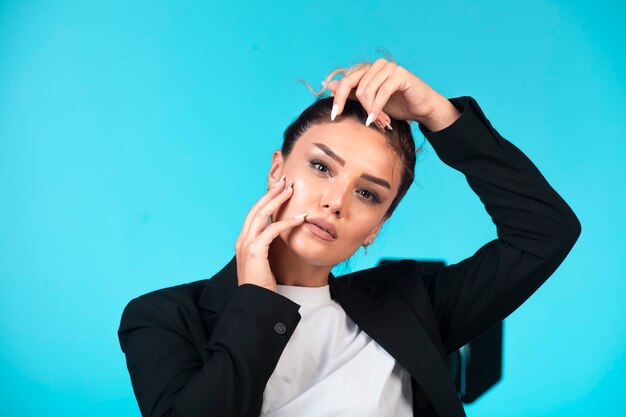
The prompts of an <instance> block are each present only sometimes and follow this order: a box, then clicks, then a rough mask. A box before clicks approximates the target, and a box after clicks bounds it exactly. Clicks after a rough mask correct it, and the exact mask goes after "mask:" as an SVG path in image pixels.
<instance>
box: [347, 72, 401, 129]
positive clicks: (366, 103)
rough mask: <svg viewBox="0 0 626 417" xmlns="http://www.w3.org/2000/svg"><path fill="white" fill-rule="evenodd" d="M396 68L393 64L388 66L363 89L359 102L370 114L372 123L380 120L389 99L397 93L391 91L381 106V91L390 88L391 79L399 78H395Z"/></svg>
mask: <svg viewBox="0 0 626 417" xmlns="http://www.w3.org/2000/svg"><path fill="white" fill-rule="evenodd" d="M396 67H397V65H396V64H394V63H392V62H389V63H388V64H386V65H385V66H384V67H383V68H382V69H381V70H380V71H379V72H378V73H377V74H376V75H374V78H372V79H371V81H370V82H369V84H367V85H366V86H364V87H363V92H361V93H360V94H361V97H359V101H360V102H361V105H362V106H363V108H364V109H365V110H366V111H367V112H368V120H369V121H370V122H371V121H372V120H375V119H377V118H378V115H379V113H380V111H381V110H382V109H383V107H384V106H385V104H386V103H387V100H388V99H389V97H390V96H391V94H393V93H394V92H395V90H394V91H391V93H389V94H388V95H387V96H386V98H385V100H384V102H382V104H381V102H380V97H379V95H380V94H379V91H380V89H381V88H382V87H383V86H385V85H387V86H388V84H387V82H388V81H389V80H390V79H392V78H393V79H395V78H397V77H394V71H395V69H396ZM359 88H360V86H359ZM357 92H358V91H357ZM377 99H378V101H377ZM366 124H367V123H366Z"/></svg>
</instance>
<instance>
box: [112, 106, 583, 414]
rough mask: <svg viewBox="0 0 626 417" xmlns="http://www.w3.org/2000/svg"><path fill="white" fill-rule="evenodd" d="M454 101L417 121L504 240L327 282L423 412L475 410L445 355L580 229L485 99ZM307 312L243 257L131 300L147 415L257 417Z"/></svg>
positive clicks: (133, 357) (536, 282)
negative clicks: (451, 257) (245, 278)
mask: <svg viewBox="0 0 626 417" xmlns="http://www.w3.org/2000/svg"><path fill="white" fill-rule="evenodd" d="M450 101H451V102H452V103H453V104H454V105H455V106H456V107H457V108H458V109H459V110H460V111H461V112H462V115H461V117H460V118H459V119H458V120H456V121H455V122H454V123H453V124H452V125H450V126H448V127H447V128H445V129H443V130H441V131H438V132H429V131H428V130H427V129H425V128H424V127H423V126H420V129H421V130H422V132H423V133H424V135H425V137H426V139H427V140H428V141H429V142H430V144H431V145H432V146H433V148H434V150H435V152H436V153H437V155H438V156H439V158H440V159H441V160H442V161H443V162H444V163H445V164H447V165H449V166H451V167H452V168H454V169H457V170H459V171H460V172H462V173H463V174H464V175H465V176H466V178H467V181H468V183H469V185H470V187H471V188H472V189H473V190H474V192H476V194H478V196H479V197H480V199H481V201H482V202H483V204H484V205H485V208H486V210H487V212H488V213H489V215H490V216H491V218H492V220H493V221H494V223H495V224H496V226H497V234H498V238H497V239H494V240H492V241H490V242H488V243H487V244H485V245H484V246H482V247H481V248H480V249H478V251H476V253H475V254H474V255H473V256H471V257H469V258H467V259H465V260H463V261H461V262H459V263H457V264H454V265H450V266H447V267H446V268H444V269H442V270H440V271H438V272H435V273H432V274H426V273H423V271H422V269H421V267H420V266H419V264H418V263H417V262H415V261H412V260H402V261H398V262H394V263H389V264H384V265H382V266H378V267H375V268H371V269H367V270H363V271H359V272H354V273H350V274H347V275H344V276H340V277H334V276H333V275H332V274H330V276H329V285H330V292H331V297H332V298H333V299H335V300H336V301H337V302H339V303H340V304H341V306H342V307H343V308H344V310H345V312H346V314H347V315H348V316H349V317H350V318H351V319H352V320H353V321H354V322H355V323H356V324H357V325H358V326H359V327H360V328H361V329H362V330H363V331H365V332H366V333H367V334H368V335H369V336H370V337H372V338H373V339H374V340H376V342H377V343H379V344H380V345H381V346H382V347H383V348H384V349H385V350H386V351H387V352H389V354H391V355H392V356H393V357H394V358H395V359H396V360H397V361H398V362H399V363H400V364H401V365H402V366H403V367H404V368H405V369H406V370H407V371H408V372H409V373H410V374H411V376H412V379H411V385H412V391H413V404H414V415H415V416H436V415H439V416H446V417H447V416H450V417H452V416H464V415H465V413H464V411H463V407H462V404H461V402H460V399H459V396H458V393H457V391H456V389H455V387H454V384H453V382H452V380H451V377H450V373H449V371H448V369H447V362H446V357H447V355H448V354H450V353H451V352H453V351H455V350H456V349H458V348H460V347H461V346H463V345H465V344H466V343H468V342H469V341H470V340H471V339H473V338H474V337H476V336H478V335H479V334H481V333H482V332H484V331H485V330H488V329H489V328H490V327H492V326H493V325H495V324H497V323H498V322H500V321H501V320H503V319H504V318H505V317H507V316H508V315H509V314H511V313H512V312H513V311H514V310H515V309H516V308H517V307H519V306H520V305H521V304H522V303H523V302H524V301H525V300H526V299H528V297H530V296H531V295H532V294H533V293H534V292H535V291H536V290H537V289H538V288H539V287H540V286H541V285H542V284H543V283H544V282H545V281H546V279H548V277H550V275H552V273H553V272H554V271H555V270H556V269H557V268H558V266H559V265H560V264H561V262H562V261H563V259H564V258H565V257H566V255H567V254H568V253H569V251H570V250H571V248H572V246H573V245H574V243H575V242H576V240H577V239H578V236H579V235H580V232H581V226H580V223H579V221H578V219H577V217H576V215H575V214H574V213H573V212H572V210H571V209H570V207H569V206H568V205H567V204H566V203H565V201H563V199H562V198H561V197H560V196H559V195H558V194H557V193H556V191H554V190H553V189H552V187H551V186H550V185H549V184H548V183H547V182H546V180H545V179H544V177H543V176H542V175H541V173H540V172H539V171H538V170H537V168H536V167H535V166H534V165H533V163H532V162H531V161H530V160H529V159H528V158H527V157H526V156H525V155H524V154H523V153H522V152H521V151H520V150H519V149H518V148H517V147H515V146H514V145H513V144H511V143H510V142H508V141H507V140H506V139H504V138H503V137H502V136H500V134H498V132H497V131H496V130H495V129H494V128H493V127H492V126H491V124H490V123H489V121H488V120H487V119H486V118H485V115H484V114H483V112H482V110H481V109H480V107H479V106H478V104H477V103H476V101H475V100H474V99H472V98H471V97H459V98H455V99H450ZM298 309H299V305H298V304H296V303H295V302H293V301H291V300H290V299H288V298H286V297H284V296H282V295H280V294H278V293H275V292H273V291H270V290H268V289H265V288H262V287H260V286H257V285H253V284H244V285H241V286H238V284H237V272H236V261H235V258H233V259H231V260H230V262H228V264H227V265H226V266H225V267H224V268H223V269H222V270H221V271H219V272H218V273H217V274H216V275H215V276H213V277H212V278H211V279H208V280H201V281H196V282H191V283H187V284H182V285H178V286H174V287H170V288H165V289H160V290H158V291H154V292H151V293H148V294H145V295H142V296H140V297H138V298H135V299H134V300H132V301H131V302H130V303H129V304H128V305H127V306H126V308H125V309H124V312H123V315H122V319H121V324H120V328H119V332H118V335H119V340H120V344H121V348H122V350H123V352H124V353H125V354H126V361H127V366H128V371H129V373H130V377H131V381H132V385H133V389H134V392H135V396H136V397H137V402H138V403H139V408H140V410H141V413H142V415H144V416H180V417H192V416H193V417H200V416H202V417H208V416H247V417H252V416H258V415H259V414H260V410H261V405H262V401H263V391H264V389H265V386H266V383H267V381H268V379H269V378H270V376H271V374H272V372H273V371H274V369H275V367H276V364H277V362H278V359H279V358H280V355H281V353H282V352H283V349H284V348H285V345H286V344H287V342H288V341H289V338H290V337H291V335H292V334H293V332H294V330H295V328H296V326H297V325H298V322H299V321H300V318H301V316H300V314H299V313H298ZM320 401H324V399H323V398H320Z"/></svg>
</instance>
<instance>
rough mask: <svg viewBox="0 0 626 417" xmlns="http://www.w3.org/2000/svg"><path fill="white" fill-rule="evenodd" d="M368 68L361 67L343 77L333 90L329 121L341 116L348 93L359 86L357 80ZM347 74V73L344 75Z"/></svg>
mask: <svg viewBox="0 0 626 417" xmlns="http://www.w3.org/2000/svg"><path fill="white" fill-rule="evenodd" d="M367 68H368V66H366V65H362V66H360V67H359V68H358V69H356V70H354V72H351V73H350V74H349V75H345V76H344V77H343V78H342V79H341V80H339V81H338V82H339V84H338V86H337V88H336V89H335V97H334V100H333V109H332V111H331V115H330V120H335V118H336V117H337V116H339V115H340V114H341V112H342V111H343V108H344V106H345V104H346V100H347V99H348V96H349V95H350V91H351V90H352V89H353V88H355V87H356V86H357V85H358V84H359V80H360V79H361V77H362V76H363V74H365V72H366V71H367ZM346 74H348V73H346Z"/></svg>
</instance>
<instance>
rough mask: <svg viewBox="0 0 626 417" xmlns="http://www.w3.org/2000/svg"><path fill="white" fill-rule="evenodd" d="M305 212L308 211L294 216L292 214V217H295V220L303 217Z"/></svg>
mask: <svg viewBox="0 0 626 417" xmlns="http://www.w3.org/2000/svg"><path fill="white" fill-rule="evenodd" d="M307 214H309V213H300V214H296V215H295V216H293V218H294V219H296V220H300V219H304V218H305V217H306V215H307Z"/></svg>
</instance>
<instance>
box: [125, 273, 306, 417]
mask: <svg viewBox="0 0 626 417" xmlns="http://www.w3.org/2000/svg"><path fill="white" fill-rule="evenodd" d="M153 294H154V293H150V294H146V295H144V296H141V297H138V298H136V299H134V300H132V301H131V302H130V303H129V304H128V305H127V306H126V308H125V309H124V312H123V314H122V319H121V324H120V328H119V331H118V335H119V340H120V344H121V347H122V351H123V352H124V353H125V354H126V363H127V366H128V371H129V373H130V376H131V381H132V385H133V390H134V392H135V397H136V398H137V402H138V404H139V409H140V411H141V414H142V416H151V417H156V416H159V417H162V416H170V417H201V416H202V417H208V416H258V415H259V414H260V411H261V405H262V402H263V391H264V389H265V385H266V384H267V381H268V380H269V378H270V376H271V374H272V372H273V371H274V368H275V367H276V364H277V363H278V360H279V358H280V355H281V354H282V352H283V350H284V348H285V346H286V345H287V342H288V341H289V338H290V337H291V335H292V334H293V332H294V330H295V328H296V325H297V324H298V322H299V321H300V319H301V316H300V314H299V313H298V309H299V307H300V306H299V305H298V304H296V303H294V302H293V301H291V300H289V299H288V298H286V297H283V296H282V295H280V294H277V293H274V292H273V291H270V290H267V289H265V288H262V287H259V286H257V285H253V284H244V285H241V286H239V287H238V288H237V289H236V290H235V291H234V293H233V295H232V297H231V298H230V299H229V301H228V303H227V304H226V306H225V307H224V309H223V311H222V312H221V313H220V315H219V319H218V320H217V322H216V324H215V327H214V329H213V331H212V332H211V334H210V335H209V340H208V343H207V344H206V346H205V347H203V348H204V349H206V352H207V354H206V355H204V354H202V355H201V354H200V352H199V351H198V348H197V347H196V346H195V345H194V343H192V340H191V337H192V335H191V334H189V331H188V330H186V329H187V327H186V326H185V323H184V322H183V321H182V320H181V319H180V317H176V316H175V317H173V315H174V314H172V312H171V311H170V309H164V308H163V305H162V304H163V302H162V299H160V298H157V297H155V296H154V295H153ZM178 308H180V307H176V308H175V309H174V310H176V309H178ZM277 322H281V323H283V324H285V327H284V329H285V331H284V332H283V333H282V334H280V333H277V332H276V331H275V330H274V325H275V323H277Z"/></svg>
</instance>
